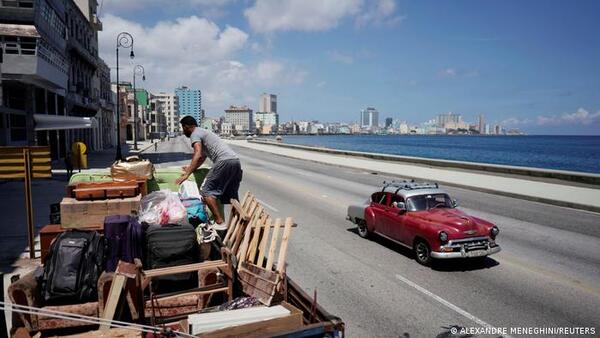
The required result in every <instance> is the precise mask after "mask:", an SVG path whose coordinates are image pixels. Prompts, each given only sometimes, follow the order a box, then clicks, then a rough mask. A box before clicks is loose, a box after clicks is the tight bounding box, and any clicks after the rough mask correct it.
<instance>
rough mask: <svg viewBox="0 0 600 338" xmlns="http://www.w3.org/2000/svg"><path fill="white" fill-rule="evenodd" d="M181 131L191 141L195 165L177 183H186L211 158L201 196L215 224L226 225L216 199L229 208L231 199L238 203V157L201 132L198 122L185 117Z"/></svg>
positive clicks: (213, 137) (186, 169)
mask: <svg viewBox="0 0 600 338" xmlns="http://www.w3.org/2000/svg"><path fill="white" fill-rule="evenodd" d="M180 123H181V127H182V129H183V133H184V134H185V136H187V137H189V138H190V140H191V141H192V147H193V148H194V155H193V157H192V162H190V165H188V166H187V167H184V173H183V174H182V175H181V177H179V178H178V179H177V181H176V182H177V184H181V183H182V182H184V181H185V180H187V179H188V178H189V177H190V175H191V174H192V173H193V172H194V170H196V169H197V168H198V167H200V166H201V165H202V163H204V160H206V158H207V157H208V158H209V159H210V160H211V161H212V162H213V167H212V168H211V169H210V170H209V171H208V174H207V175H206V179H205V181H204V184H203V185H202V188H201V189H200V194H201V195H202V197H203V198H204V201H205V203H206V205H208V208H209V209H210V211H211V212H212V214H213V215H214V217H215V223H217V224H221V223H223V222H224V219H223V215H222V214H221V211H220V210H219V206H218V204H217V198H218V199H219V200H220V201H221V203H223V204H228V203H229V201H230V200H231V199H232V198H235V199H239V197H238V189H239V188H240V182H241V181H242V167H241V165H240V160H239V159H238V156H237V154H236V153H235V152H234V151H233V150H231V148H230V147H229V146H228V145H227V144H225V142H223V141H222V140H221V138H220V137H219V136H217V135H215V134H214V133H213V132H211V131H209V130H206V129H202V128H198V123H197V122H196V119H194V118H193V117H191V116H186V117H184V118H182V119H181V122H180Z"/></svg>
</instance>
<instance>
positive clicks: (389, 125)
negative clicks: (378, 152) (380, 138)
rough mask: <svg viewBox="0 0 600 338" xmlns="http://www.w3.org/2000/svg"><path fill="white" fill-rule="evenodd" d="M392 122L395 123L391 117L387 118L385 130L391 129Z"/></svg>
mask: <svg viewBox="0 0 600 338" xmlns="http://www.w3.org/2000/svg"><path fill="white" fill-rule="evenodd" d="M392 122H393V119H392V118H391V117H388V118H386V119H385V128H386V129H387V128H390V127H391V126H392Z"/></svg>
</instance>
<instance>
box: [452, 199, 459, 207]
mask: <svg viewBox="0 0 600 338" xmlns="http://www.w3.org/2000/svg"><path fill="white" fill-rule="evenodd" d="M452 207H453V208H456V207H458V202H457V201H456V200H455V199H453V200H452Z"/></svg>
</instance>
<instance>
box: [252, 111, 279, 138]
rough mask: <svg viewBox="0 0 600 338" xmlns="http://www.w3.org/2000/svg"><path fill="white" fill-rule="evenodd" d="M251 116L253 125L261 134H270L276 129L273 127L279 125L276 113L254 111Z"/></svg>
mask: <svg viewBox="0 0 600 338" xmlns="http://www.w3.org/2000/svg"><path fill="white" fill-rule="evenodd" d="M253 117H254V125H255V126H256V129H258V130H259V133H261V134H270V133H272V132H274V131H276V129H275V128H276V127H277V125H279V115H278V114H277V113H270V112H256V113H254V114H253Z"/></svg>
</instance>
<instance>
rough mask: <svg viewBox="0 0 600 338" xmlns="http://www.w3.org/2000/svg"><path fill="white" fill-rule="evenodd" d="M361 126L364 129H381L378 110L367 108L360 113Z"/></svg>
mask: <svg viewBox="0 0 600 338" xmlns="http://www.w3.org/2000/svg"><path fill="white" fill-rule="evenodd" d="M360 125H361V127H363V128H369V129H373V128H378V127H379V112H378V111H377V109H375V108H372V107H367V109H363V110H361V112H360Z"/></svg>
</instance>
